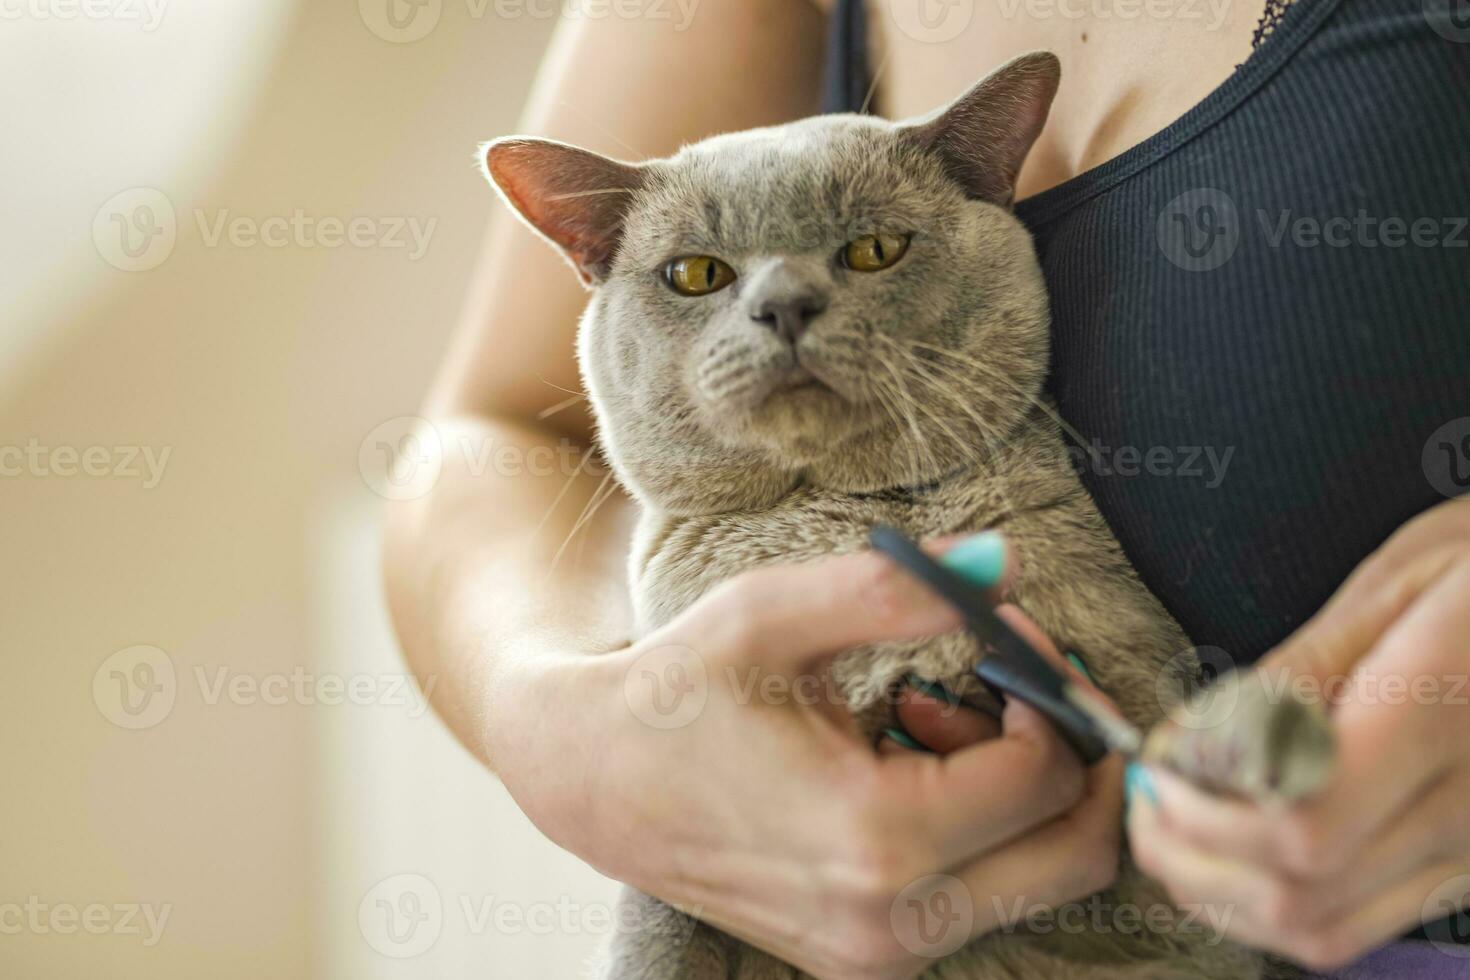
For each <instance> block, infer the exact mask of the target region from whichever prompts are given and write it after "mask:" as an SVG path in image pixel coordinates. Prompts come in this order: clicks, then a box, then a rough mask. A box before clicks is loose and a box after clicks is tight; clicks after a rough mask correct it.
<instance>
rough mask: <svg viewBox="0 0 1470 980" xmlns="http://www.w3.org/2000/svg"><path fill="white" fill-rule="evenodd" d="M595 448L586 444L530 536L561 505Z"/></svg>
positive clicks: (543, 524)
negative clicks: (574, 467) (584, 449)
mask: <svg viewBox="0 0 1470 980" xmlns="http://www.w3.org/2000/svg"><path fill="white" fill-rule="evenodd" d="M596 449H597V447H596V446H588V447H587V451H586V452H584V453H582V458H581V459H580V460H578V461H577V467H576V469H574V470H572V472H571V474H570V475H569V476H568V477H567V479H566V482H565V483H563V484H562V485H561V489H560V490H559V491H557V494H556V496H555V497H553V498H551V504H550V506H548V507H547V508H546V513H544V514H542V515H541V520H539V521H537V522H536V527H535V529H534V530H532V531H531V536H532V537H535V536H536V535H538V534H540V533H541V529H542V528H544V527H545V526H546V522H547V521H549V520H551V515H552V514H554V513H556V509H557V508H558V507H560V506H561V502H562V500H563V499H564V498H565V497H566V495H567V491H568V490H570V489H572V484H574V483H576V482H577V477H579V476H581V475H582V470H583V468H584V467H586V465H587V461H588V460H589V459H591V458H592V454H593V453H594V452H595V451H596ZM609 475H611V473H609Z"/></svg>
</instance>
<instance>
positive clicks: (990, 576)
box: [939, 531, 1006, 588]
mask: <svg viewBox="0 0 1470 980" xmlns="http://www.w3.org/2000/svg"><path fill="white" fill-rule="evenodd" d="M939 560H940V562H941V563H942V564H944V565H945V566H947V567H949V568H952V569H954V570H955V571H956V572H959V573H960V574H961V575H963V576H964V577H965V578H967V579H969V580H970V581H971V582H972V583H974V584H975V585H978V586H980V587H981V588H989V587H990V586H992V585H996V584H998V583H999V582H1000V580H1001V578H1002V577H1004V575H1005V571H1006V541H1005V538H1004V536H1002V535H1001V534H1000V532H998V531H982V532H981V533H979V534H976V535H972V536H971V537H968V538H965V539H964V540H963V541H961V542H960V543H959V544H957V545H955V546H954V547H953V548H950V549H949V550H948V551H946V552H945V553H944V556H943V557H941V558H940V559H939Z"/></svg>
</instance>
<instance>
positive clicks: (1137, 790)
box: [1123, 762, 1159, 807]
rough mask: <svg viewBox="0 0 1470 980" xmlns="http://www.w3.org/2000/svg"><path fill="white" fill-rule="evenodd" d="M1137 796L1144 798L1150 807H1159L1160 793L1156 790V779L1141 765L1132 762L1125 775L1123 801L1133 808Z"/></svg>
mask: <svg viewBox="0 0 1470 980" xmlns="http://www.w3.org/2000/svg"><path fill="white" fill-rule="evenodd" d="M1135 796H1142V797H1143V798H1144V799H1145V800H1147V801H1148V803H1149V805H1150V806H1158V805H1159V791H1158V790H1157V789H1155V788H1154V777H1153V776H1151V775H1149V771H1148V770H1147V769H1145V768H1144V767H1143V766H1142V765H1140V764H1139V763H1137V762H1130V763H1128V768H1127V769H1126V770H1125V771H1124V773H1123V799H1124V800H1125V801H1126V803H1127V804H1128V806H1130V807H1131V806H1132V805H1133V798H1134V797H1135Z"/></svg>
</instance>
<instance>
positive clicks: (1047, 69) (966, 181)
mask: <svg viewBox="0 0 1470 980" xmlns="http://www.w3.org/2000/svg"><path fill="white" fill-rule="evenodd" d="M1061 78H1062V66H1061V63H1060V62H1059V61H1057V57H1056V55H1054V54H1052V53H1051V52H1049V51H1033V52H1032V53H1030V54H1023V55H1021V56H1020V57H1019V58H1016V59H1014V60H1012V61H1009V62H1007V63H1006V64H1004V65H1002V66H1001V67H999V68H997V69H996V70H995V71H994V72H992V73H991V74H990V75H988V76H986V78H985V79H984V80H983V81H981V82H980V83H979V84H978V85H976V86H975V87H974V88H972V89H970V91H968V92H966V93H965V94H964V95H962V96H960V97H959V98H958V99H956V100H955V101H954V102H953V103H952V104H950V105H949V106H948V107H946V108H944V109H941V110H940V111H939V112H937V113H935V114H934V115H932V116H929V117H927V118H925V119H922V120H919V121H918V122H916V123H914V124H912V125H910V126H908V127H905V129H904V130H903V132H904V134H905V135H906V136H908V137H909V138H911V139H913V140H916V141H917V142H918V143H919V144H920V145H921V146H923V147H924V148H925V149H928V150H932V151H933V152H935V153H938V154H939V155H940V157H942V158H943V160H944V165H945V169H946V170H947V171H948V172H949V174H950V176H952V177H953V178H954V179H955V180H957V181H958V182H959V183H960V184H961V185H962V186H963V187H964V188H965V190H966V191H967V192H968V193H969V194H970V195H971V196H972V197H978V198H982V199H984V200H987V201H991V202H994V203H996V204H1000V205H1009V204H1010V203H1011V199H1012V197H1014V195H1015V192H1016V175H1017V174H1018V173H1019V172H1020V170H1021V164H1022V163H1023V162H1025V160H1026V154H1027V153H1028V152H1030V150H1031V144H1032V143H1034V142H1036V137H1038V136H1040V135H1041V127H1042V126H1043V125H1045V124H1046V115H1047V113H1048V112H1049V111H1050V110H1051V100H1052V98H1053V97H1054V96H1055V95H1056V94H1057V85H1058V84H1059V83H1060V82H1061Z"/></svg>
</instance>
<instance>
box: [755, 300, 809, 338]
mask: <svg viewBox="0 0 1470 980" xmlns="http://www.w3.org/2000/svg"><path fill="white" fill-rule="evenodd" d="M826 308H827V300H826V298H825V297H823V296H820V295H818V294H817V293H814V292H805V291H803V292H799V293H795V294H793V295H790V296H768V297H766V298H765V299H762V300H760V301H759V302H757V303H756V304H755V307H754V309H753V310H752V311H751V314H750V318H751V319H752V320H756V321H758V322H760V323H764V324H765V325H766V326H768V327H770V328H771V329H772V330H774V331H776V336H778V337H780V338H781V339H782V340H784V341H786V342H787V343H788V344H794V343H796V342H797V341H798V340H800V339H801V335H802V334H804V333H806V328H807V325H808V324H810V323H811V322H812V320H814V319H816V317H817V315H818V314H819V313H821V312H822V311H823V310H825V309H826Z"/></svg>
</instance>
